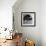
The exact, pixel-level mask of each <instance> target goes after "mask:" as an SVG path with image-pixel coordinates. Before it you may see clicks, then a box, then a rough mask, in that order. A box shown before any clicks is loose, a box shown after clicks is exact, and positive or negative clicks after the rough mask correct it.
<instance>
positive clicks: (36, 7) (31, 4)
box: [13, 0, 41, 46]
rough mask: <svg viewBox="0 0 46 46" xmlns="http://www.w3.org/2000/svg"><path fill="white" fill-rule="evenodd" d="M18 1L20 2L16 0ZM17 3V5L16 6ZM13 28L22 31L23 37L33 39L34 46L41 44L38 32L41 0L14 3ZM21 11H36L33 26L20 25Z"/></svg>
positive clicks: (24, 0)
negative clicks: (34, 24)
mask: <svg viewBox="0 0 46 46" xmlns="http://www.w3.org/2000/svg"><path fill="white" fill-rule="evenodd" d="M18 2H20V1H19V0H18ZM16 5H17V6H16ZM13 12H14V19H15V22H14V23H15V29H17V30H18V32H22V33H23V37H24V38H28V39H31V40H34V41H35V44H36V46H41V37H40V36H41V34H40V23H41V22H40V19H41V18H40V15H41V1H40V0H23V1H22V2H21V3H19V4H18V3H15V5H14V6H13ZM21 12H36V26H35V27H21Z"/></svg>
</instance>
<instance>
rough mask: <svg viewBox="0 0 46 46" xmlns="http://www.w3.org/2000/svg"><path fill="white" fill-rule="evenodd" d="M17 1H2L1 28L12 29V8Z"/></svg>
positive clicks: (0, 5) (0, 9)
mask: <svg viewBox="0 0 46 46" xmlns="http://www.w3.org/2000/svg"><path fill="white" fill-rule="evenodd" d="M15 2H16V0H0V27H7V28H9V29H11V28H12V6H13V4H14V3H15Z"/></svg>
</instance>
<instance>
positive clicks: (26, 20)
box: [21, 12, 36, 27]
mask: <svg viewBox="0 0 46 46" xmlns="http://www.w3.org/2000/svg"><path fill="white" fill-rule="evenodd" d="M21 26H24V27H34V26H36V13H35V12H21Z"/></svg>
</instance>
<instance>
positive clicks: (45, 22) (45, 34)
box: [40, 0, 46, 46]
mask: <svg viewBox="0 0 46 46" xmlns="http://www.w3.org/2000/svg"><path fill="white" fill-rule="evenodd" d="M40 21H41V22H40V23H41V24H40V25H41V26H40V29H41V30H40V31H41V41H42V46H46V0H44V1H43V0H42V1H41V20H40Z"/></svg>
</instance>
